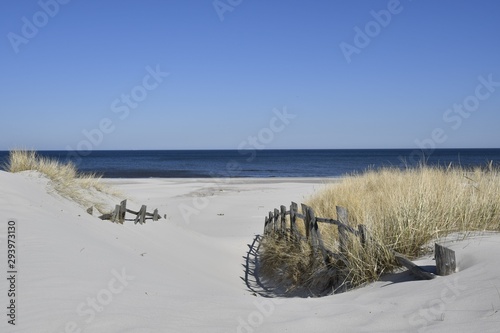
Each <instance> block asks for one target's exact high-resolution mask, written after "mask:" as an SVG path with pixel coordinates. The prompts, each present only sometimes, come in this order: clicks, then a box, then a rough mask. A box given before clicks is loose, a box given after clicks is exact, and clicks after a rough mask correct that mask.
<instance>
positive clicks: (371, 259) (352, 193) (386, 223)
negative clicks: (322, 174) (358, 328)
mask: <svg viewBox="0 0 500 333" xmlns="http://www.w3.org/2000/svg"><path fill="white" fill-rule="evenodd" d="M307 204H308V205H310V206H311V207H312V208H313V209H314V211H315V214H316V216H321V217H329V218H336V206H342V207H346V208H347V209H348V211H349V220H350V221H351V223H352V225H358V224H364V225H366V227H367V229H368V231H369V234H370V237H371V238H372V240H373V242H371V243H370V244H371V245H370V246H368V247H366V248H365V247H362V246H361V245H360V243H359V241H354V240H353V241H352V242H350V245H349V246H350V248H349V251H348V254H347V261H335V260H333V261H332V264H331V265H329V266H327V265H325V264H324V263H322V261H320V262H321V263H315V264H313V261H314V260H312V259H310V255H309V253H310V250H306V251H304V248H307V247H308V245H307V244H299V245H297V244H290V243H289V242H284V241H282V240H279V239H274V238H268V239H266V240H265V241H264V242H263V244H262V245H263V246H262V254H261V257H262V264H263V273H264V274H265V275H266V276H267V277H270V278H272V279H274V280H278V281H279V282H280V283H283V284H285V285H286V286H287V287H288V288H290V289H294V288H307V289H311V290H314V288H315V287H318V283H319V286H320V289H321V288H323V289H324V288H327V287H329V286H331V285H332V283H334V281H328V279H327V276H328V271H329V270H340V271H341V272H342V274H341V276H343V278H344V279H345V280H346V281H347V282H348V284H349V285H350V286H353V287H354V286H359V285H362V284H363V283H366V282H370V281H374V280H376V279H378V278H379V277H380V275H381V274H383V273H385V272H389V271H391V270H393V269H394V268H395V265H394V264H395V262H394V256H393V255H392V251H397V252H400V253H402V254H404V255H406V256H409V257H417V256H419V255H422V253H424V252H425V251H426V245H427V244H429V242H430V241H432V240H433V239H436V238H438V237H441V236H444V235H448V234H450V233H453V232H465V233H467V232H472V231H485V230H492V231H498V230H500V170H499V169H498V168H495V167H493V165H492V164H490V165H488V166H486V167H484V168H479V167H478V168H474V169H465V168H461V167H451V166H450V167H448V168H443V167H429V166H421V167H418V168H414V169H410V168H409V169H406V170H399V169H382V170H378V171H368V172H366V173H364V174H359V175H353V176H349V177H345V178H344V179H343V180H342V181H341V182H339V183H337V184H333V185H331V186H329V187H327V188H325V189H324V190H322V191H320V192H319V193H317V194H315V195H314V196H313V197H312V198H311V199H310V200H309V202H307ZM319 228H320V231H321V234H322V237H323V239H324V242H325V246H326V247H327V248H328V249H331V250H335V249H336V248H337V245H338V244H337V239H338V235H337V228H336V227H335V226H332V225H324V224H321V223H320V226H319ZM320 272H324V274H323V276H321V274H320ZM325 279H326V280H325ZM337 283H338V281H337Z"/></svg>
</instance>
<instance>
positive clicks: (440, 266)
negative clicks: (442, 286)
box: [434, 243, 457, 276]
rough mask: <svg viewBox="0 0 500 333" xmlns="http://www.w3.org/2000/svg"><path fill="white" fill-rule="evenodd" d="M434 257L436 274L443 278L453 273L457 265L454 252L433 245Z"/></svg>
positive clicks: (436, 244)
mask: <svg viewBox="0 0 500 333" xmlns="http://www.w3.org/2000/svg"><path fill="white" fill-rule="evenodd" d="M434 251H435V252H434V256H435V258H436V274H437V275H441V276H445V275H450V274H453V273H455V271H456V269H457V263H456V258H455V251H453V250H450V249H449V248H447V247H444V246H442V245H439V244H438V243H435V244H434Z"/></svg>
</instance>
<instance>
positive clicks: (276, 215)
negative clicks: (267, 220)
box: [274, 208, 282, 236]
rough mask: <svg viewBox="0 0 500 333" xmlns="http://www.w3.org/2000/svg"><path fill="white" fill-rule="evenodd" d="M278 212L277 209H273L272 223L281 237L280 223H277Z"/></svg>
mask: <svg viewBox="0 0 500 333" xmlns="http://www.w3.org/2000/svg"><path fill="white" fill-rule="evenodd" d="M279 217H280V211H279V210H278V209H277V208H274V223H275V224H276V229H277V230H278V234H279V235H280V236H281V232H282V230H281V222H280V221H279Z"/></svg>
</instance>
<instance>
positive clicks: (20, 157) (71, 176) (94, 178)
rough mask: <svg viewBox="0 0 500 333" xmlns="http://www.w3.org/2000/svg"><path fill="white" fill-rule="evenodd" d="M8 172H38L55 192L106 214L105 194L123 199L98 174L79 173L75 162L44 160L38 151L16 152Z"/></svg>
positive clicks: (8, 165) (11, 159) (10, 161)
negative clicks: (48, 181)
mask: <svg viewBox="0 0 500 333" xmlns="http://www.w3.org/2000/svg"><path fill="white" fill-rule="evenodd" d="M5 169H6V170H7V171H8V172H12V173H16V172H23V171H37V172H39V173H40V174H42V175H44V176H45V177H47V178H48V179H49V180H50V182H51V185H52V187H53V189H54V190H55V192H57V193H58V194H60V195H61V196H63V197H65V198H67V199H70V200H72V201H74V202H76V203H78V204H79V205H81V206H83V207H86V208H88V207H90V206H95V207H96V208H97V210H99V211H100V212H101V213H103V212H104V211H105V210H106V207H105V204H104V203H103V201H102V200H101V199H100V198H101V197H102V196H103V195H104V196H106V195H109V196H119V193H118V192H116V191H114V190H113V189H111V188H110V187H109V186H107V185H105V184H103V183H102V182H101V177H100V176H98V175H96V174H92V173H91V174H83V173H79V172H78V170H77V169H76V166H75V165H74V164H72V163H61V162H59V161H57V160H53V159H49V158H46V157H42V156H40V155H39V154H37V153H36V152H35V151H29V150H13V151H11V152H10V154H9V160H8V162H7V164H6V165H5Z"/></svg>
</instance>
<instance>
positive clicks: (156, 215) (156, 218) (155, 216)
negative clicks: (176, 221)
mask: <svg viewBox="0 0 500 333" xmlns="http://www.w3.org/2000/svg"><path fill="white" fill-rule="evenodd" d="M159 219H160V214H158V208H156V209H155V210H154V211H153V221H158V220H159Z"/></svg>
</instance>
